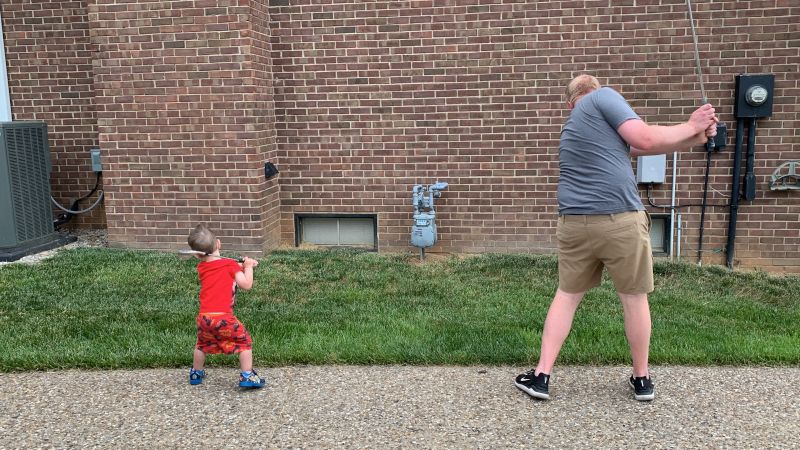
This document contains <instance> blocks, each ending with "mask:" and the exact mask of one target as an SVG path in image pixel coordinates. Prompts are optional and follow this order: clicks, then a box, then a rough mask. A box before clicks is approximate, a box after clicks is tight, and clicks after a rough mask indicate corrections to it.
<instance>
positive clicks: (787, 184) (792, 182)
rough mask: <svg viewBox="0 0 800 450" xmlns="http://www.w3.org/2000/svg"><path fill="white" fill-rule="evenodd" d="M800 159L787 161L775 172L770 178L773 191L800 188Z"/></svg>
mask: <svg viewBox="0 0 800 450" xmlns="http://www.w3.org/2000/svg"><path fill="white" fill-rule="evenodd" d="M798 169H800V161H787V162H785V163H783V164H781V165H780V166H778V168H777V169H775V171H774V172H772V177H770V180H769V188H770V190H773V191H788V190H792V189H797V190H800V172H798Z"/></svg>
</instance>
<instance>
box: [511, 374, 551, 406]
mask: <svg viewBox="0 0 800 450" xmlns="http://www.w3.org/2000/svg"><path fill="white" fill-rule="evenodd" d="M535 370H536V369H531V370H529V371H527V372H525V373H523V374H522V375H517V379H516V380H514V386H516V387H517V388H519V390H521V391H523V392H525V393H526V394H528V395H530V396H531V397H534V398H539V399H542V400H548V399H549V398H550V390H549V389H548V387H547V386H548V385H549V384H550V375H548V374H546V373H540V374H539V375H534V371H535Z"/></svg>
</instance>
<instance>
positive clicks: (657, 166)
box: [636, 155, 667, 184]
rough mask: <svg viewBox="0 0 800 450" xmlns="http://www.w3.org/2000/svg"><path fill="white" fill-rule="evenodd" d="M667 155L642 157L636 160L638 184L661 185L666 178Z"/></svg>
mask: <svg viewBox="0 0 800 450" xmlns="http://www.w3.org/2000/svg"><path fill="white" fill-rule="evenodd" d="M666 172H667V155H652V156H640V157H638V158H637V159H636V182H637V183H641V184H661V183H663V182H664V179H665V178H666Z"/></svg>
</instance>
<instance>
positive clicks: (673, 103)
mask: <svg viewBox="0 0 800 450" xmlns="http://www.w3.org/2000/svg"><path fill="white" fill-rule="evenodd" d="M272 3H273V5H274V6H273V7H272V8H271V9H270V12H271V15H272V27H273V48H274V53H273V56H274V63H275V69H274V71H275V80H276V108H277V110H276V115H277V128H278V145H279V149H280V152H281V159H282V161H283V167H284V172H283V174H282V190H281V204H282V211H283V215H282V221H283V224H282V227H281V229H282V230H283V241H284V242H285V243H291V242H293V240H294V235H293V233H294V229H293V226H292V217H293V214H295V213H299V212H305V213H308V212H312V213H323V212H338V213H345V212H349V213H378V214H379V241H380V245H381V248H382V249H385V250H410V248H409V245H408V238H409V228H410V218H411V206H410V200H409V198H410V192H411V187H412V185H414V184H417V183H423V184H429V183H432V182H434V181H436V180H442V181H447V182H449V183H450V187H449V189H448V190H447V191H445V193H444V194H443V197H442V198H441V199H440V200H439V201H438V203H437V205H438V208H437V213H438V223H439V230H440V238H441V241H440V244H437V246H436V247H435V248H434V249H433V250H434V251H436V250H438V251H466V252H484V251H551V250H552V249H553V248H554V247H555V241H554V231H555V219H556V214H557V203H556V197H555V188H556V180H557V177H558V161H557V146H558V135H559V131H560V127H561V125H562V123H563V121H564V120H565V117H566V114H567V111H566V109H565V107H564V102H563V96H562V95H563V90H564V86H565V84H566V83H567V81H568V80H569V79H570V78H571V77H573V76H574V75H576V74H578V73H582V72H590V73H593V74H595V75H596V76H598V77H599V78H600V79H601V81H602V82H603V83H604V84H607V85H610V86H612V87H614V88H616V89H617V90H619V91H620V92H621V93H622V94H623V95H625V97H626V98H627V99H628V100H629V102H630V103H631V105H632V106H633V107H634V109H635V110H637V111H638V112H639V113H640V115H642V117H643V118H644V119H645V120H647V121H648V122H650V123H655V124H670V123H675V122H677V121H681V120H684V119H685V118H686V117H688V114H689V113H690V112H691V111H692V109H693V108H694V107H696V106H697V105H698V104H699V97H700V94H699V85H698V83H697V76H696V75H695V69H694V60H693V53H692V48H693V47H692V39H691V33H690V29H689V23H688V20H687V11H686V3H685V2H683V1H678V0H674V1H668V2H641V1H638V2H632V1H626V2H581V1H571V2H543V1H539V2H535V1H508V0H501V1H488V0H471V1H462V2H441V1H404V2H398V1H375V2H351V1H335V0H334V1H325V2H320V1H311V0H292V1H283V2H272ZM611 5H614V6H611ZM694 6H695V20H696V21H697V25H698V30H697V31H698V33H699V41H700V47H701V48H700V52H701V58H702V67H703V72H704V75H705V77H706V78H705V80H706V83H705V88H706V90H707V92H708V96H709V98H710V99H711V100H712V102H713V103H714V104H715V105H717V109H718V111H720V113H721V117H722V119H723V121H725V122H727V124H728V126H729V128H730V135H731V140H730V146H729V147H728V148H727V149H726V150H725V151H723V152H722V153H720V154H715V155H713V161H712V168H711V171H710V183H709V184H710V187H711V190H710V192H709V196H708V202H709V203H710V204H724V203H727V201H728V198H727V196H729V195H730V190H731V167H732V160H733V157H732V154H733V150H732V147H733V139H732V137H733V136H734V134H735V130H734V128H735V124H736V122H735V120H734V118H733V116H732V114H733V107H732V100H733V88H734V84H733V81H734V74H737V73H740V72H745V73H765V72H772V73H775V76H776V87H777V90H776V93H775V94H776V103H775V114H774V116H773V117H772V118H770V119H764V120H760V121H759V133H758V139H757V149H756V151H757V158H756V165H755V166H756V170H755V172H756V176H757V180H758V198H757V199H756V200H755V201H754V202H742V203H741V206H740V208H739V223H738V233H737V235H738V238H737V241H736V245H737V247H736V263H737V264H739V265H741V266H749V267H752V266H762V267H764V268H765V269H769V268H770V267H769V266H773V265H776V266H782V268H784V269H785V270H788V271H795V272H797V271H800V226H798V216H800V192H798V191H794V192H770V191H768V190H767V181H768V180H769V175H770V174H771V173H772V171H773V170H774V169H775V168H776V167H777V166H778V165H779V164H780V163H782V162H784V161H786V160H798V159H800V139H798V132H797V130H798V129H800V113H799V112H798V111H799V109H798V94H800V85H798V79H799V78H800V77H799V76H798V68H799V67H798V64H799V63H800V57H799V56H798V51H800V48H799V46H800V42H799V41H798V35H799V34H800V26H798V23H800V20H798V18H799V17H800V5H797V4H796V3H793V2H786V1H749V2H748V1H735V2H734V1H722V2H713V3H711V2H695V4H694ZM704 172H705V153H704V152H703V151H702V150H701V149H695V150H694V151H692V152H690V153H684V154H681V155H680V158H679V162H678V176H677V182H678V203H679V204H694V203H698V202H699V200H700V199H701V198H702V186H703V174H704ZM667 173H668V178H667V184H665V185H663V186H657V187H656V188H655V190H654V193H653V197H654V200H655V202H657V203H660V204H663V203H665V202H666V203H668V202H669V196H670V190H669V183H671V173H672V167H671V158H670V163H668V168H667ZM643 194H644V191H643ZM651 212H666V210H664V209H659V208H651ZM727 216H728V209H727V208H716V207H715V208H709V209H708V210H707V214H706V223H705V226H706V229H705V238H704V249H705V250H706V251H705V252H704V254H705V259H706V260H707V261H711V262H716V263H721V262H723V261H724V256H723V253H722V252H721V250H722V248H723V247H724V245H725V241H726V236H727ZM682 218H683V221H684V224H683V225H684V228H683V239H682V242H681V248H682V254H683V256H684V257H688V258H690V259H691V260H694V258H696V253H695V252H696V248H697V234H698V230H699V208H696V207H695V208H689V209H683V210H682Z"/></svg>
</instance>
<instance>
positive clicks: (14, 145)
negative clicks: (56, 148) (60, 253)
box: [0, 121, 75, 261]
mask: <svg viewBox="0 0 800 450" xmlns="http://www.w3.org/2000/svg"><path fill="white" fill-rule="evenodd" d="M50 170H51V167H50V146H49V145H48V142H47V124H46V123H44V122H35V121H15V122H0V261H16V260H18V259H20V258H22V257H23V256H26V255H30V254H33V253H38V252H41V251H44V250H50V249H52V248H55V247H59V246H62V245H64V244H66V243H67V242H70V241H74V240H75V239H74V238H69V237H63V236H61V235H60V234H58V233H56V232H55V229H54V227H53V210H52V207H51V206H50Z"/></svg>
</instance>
